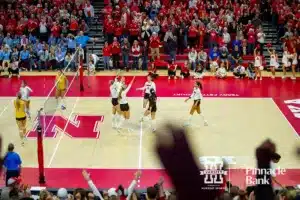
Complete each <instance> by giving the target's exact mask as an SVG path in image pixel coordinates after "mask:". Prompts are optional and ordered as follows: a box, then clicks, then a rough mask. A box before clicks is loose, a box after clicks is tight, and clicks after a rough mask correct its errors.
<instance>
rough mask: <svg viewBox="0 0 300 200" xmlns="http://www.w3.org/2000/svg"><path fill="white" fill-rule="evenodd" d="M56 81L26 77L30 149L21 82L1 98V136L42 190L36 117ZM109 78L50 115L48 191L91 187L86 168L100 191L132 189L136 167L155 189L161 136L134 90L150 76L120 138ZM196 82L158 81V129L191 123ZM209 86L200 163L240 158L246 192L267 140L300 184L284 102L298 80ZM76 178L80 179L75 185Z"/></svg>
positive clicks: (293, 121)
mask: <svg viewBox="0 0 300 200" xmlns="http://www.w3.org/2000/svg"><path fill="white" fill-rule="evenodd" d="M53 78H54V77H47V78H45V77H34V78H33V77H24V79H25V80H27V82H28V83H29V85H30V86H31V87H32V88H33V90H34V93H33V97H32V100H31V112H32V114H33V116H32V119H33V120H32V121H31V122H29V123H28V130H29V132H28V135H27V136H28V137H27V142H26V144H25V147H21V146H20V142H19V137H18V130H17V126H16V123H15V120H14V110H13V104H12V100H13V99H14V97H13V96H12V95H13V94H15V93H16V91H17V88H18V87H19V84H20V83H19V81H17V80H9V79H5V80H3V79H0V84H1V85H2V86H3V88H5V89H4V90H2V91H1V92H0V96H2V97H0V109H1V110H0V114H1V115H0V127H2V128H1V131H0V132H1V134H2V135H3V138H4V145H5V146H6V145H7V144H8V143H9V142H13V143H15V144H16V151H18V152H19V153H20V155H21V157H22V159H23V167H24V170H23V175H24V180H25V181H26V182H27V183H29V184H31V185H37V182H36V180H37V166H38V165H37V150H36V140H35V136H36V135H35V131H34V127H35V121H34V119H35V116H36V113H37V110H38V109H39V108H41V107H43V106H45V99H46V97H45V96H47V95H45V94H48V91H50V89H51V83H52V84H53ZM41 79H42V80H41ZM110 79H112V77H105V76H103V77H94V78H93V79H92V80H91V81H92V83H93V85H96V86H97V87H93V88H87V89H86V91H85V92H83V93H79V92H78V87H77V85H76V86H74V87H73V86H72V87H71V89H70V90H69V92H68V94H67V98H66V101H67V109H66V110H64V111H62V110H60V109H58V110H57V112H55V113H52V114H51V115H48V116H45V118H44V119H45V122H46V124H47V127H46V131H45V133H44V136H45V137H44V157H45V167H46V178H47V180H48V183H47V184H48V186H49V187H86V185H85V183H84V181H83V180H82V177H81V175H80V170H81V169H83V168H88V169H89V171H91V173H92V174H94V176H95V179H97V182H96V183H97V186H98V187H102V188H107V187H112V186H116V185H113V184H118V183H123V184H124V185H125V186H126V184H128V183H129V182H130V179H131V177H132V173H133V172H134V170H136V169H143V171H144V175H143V179H142V180H141V183H140V185H141V187H144V186H146V185H149V184H153V183H154V182H155V181H156V179H157V178H158V177H159V176H161V175H162V174H163V175H164V172H163V169H162V166H161V165H160V163H159V161H158V160H157V158H156V155H155V153H154V149H153V145H154V139H155V138H154V137H155V134H154V133H152V132H151V131H150V130H151V129H150V122H149V121H146V122H144V123H142V124H141V123H139V119H140V116H141V111H142V109H141V108H142V98H141V94H140V92H137V91H136V90H135V88H137V87H141V86H142V85H143V84H144V81H145V78H144V77H138V78H137V80H136V82H135V83H134V84H133V86H132V90H131V91H130V92H129V93H128V96H129V104H130V107H131V119H130V123H129V125H128V127H126V128H125V129H124V130H122V131H121V132H120V133H119V132H117V131H116V130H114V129H112V128H111V117H112V116H111V103H110V98H109V96H108V94H109V93H108V87H107V85H106V84H103V83H107V82H108V80H110ZM128 81H130V78H128ZM101 83H102V85H101ZM193 83H194V81H193V80H177V82H176V81H173V80H171V81H167V79H166V78H165V77H160V78H159V79H158V80H157V81H156V85H157V92H158V96H159V99H158V112H157V126H158V127H159V126H160V125H162V124H164V123H165V122H167V121H171V122H173V123H176V124H178V125H182V124H183V123H184V120H185V119H186V118H187V117H188V112H189V109H190V106H191V103H192V102H191V101H190V102H188V103H184V99H185V98H186V96H188V95H189V94H190V92H191V88H192V85H193ZM202 83H203V84H204V91H203V94H204V96H205V99H204V100H203V102H202V108H203V111H204V115H205V116H206V118H207V120H208V122H209V126H207V127H205V126H203V122H202V120H201V118H200V117H199V116H196V115H195V117H194V118H193V119H192V126H191V127H189V128H188V131H189V132H188V137H189V139H190V141H191V144H192V148H193V150H194V152H195V156H196V158H199V157H200V156H233V157H235V158H236V164H235V165H231V166H230V168H231V169H233V172H234V173H233V183H235V184H238V185H240V186H242V184H243V178H242V177H243V176H245V171H240V170H245V168H249V167H250V168H252V167H255V158H254V148H255V147H256V146H257V145H259V144H260V143H261V142H262V141H263V140H264V139H266V138H271V139H272V140H274V142H275V143H276V144H277V148H278V151H279V153H280V154H281V155H282V160H281V162H280V164H279V166H280V167H282V168H287V169H288V170H289V173H287V175H286V176H282V177H279V178H280V179H282V180H283V184H292V183H294V182H297V181H294V180H300V179H299V177H300V173H299V169H297V168H298V166H299V160H297V159H295V155H294V147H295V145H296V144H297V142H299V136H298V134H297V132H298V133H299V132H300V131H299V130H300V129H299V119H297V118H295V116H294V115H293V113H292V112H291V111H290V110H289V108H288V107H287V106H286V103H285V101H286V100H291V99H297V98H298V99H299V96H300V95H299V94H300V92H299V91H300V90H299V89H298V88H299V82H298V80H297V81H296V82H292V81H291V80H286V81H285V82H284V81H281V79H276V80H270V79H268V78H266V79H264V80H263V81H261V82H254V81H249V80H235V79H228V80H216V79H214V78H211V77H207V79H204V80H203V81H202ZM42 84H43V85H46V87H47V91H46V92H45V91H44V90H43V89H41V88H40V85H42ZM7 88H12V89H11V90H9V89H7ZM248 88H251V90H249V89H248ZM289 89H290V90H289ZM50 98H51V100H50V101H49V102H50V103H49V104H46V106H48V107H51V106H53V105H54V104H53V102H52V101H53V99H52V98H53V97H50ZM51 102H52V103H51ZM44 108H45V107H44ZM48 109H49V108H48ZM287 119H288V120H287ZM50 122H51V123H50ZM49 124H50V125H49ZM128 128H129V129H130V130H128ZM30 130H31V132H30ZM235 169H237V170H235ZM96 175H97V176H96ZM70 176H72V177H73V178H72V180H73V181H72V183H70V181H69V178H70ZM98 177H99V180H98ZM166 184H167V185H166V187H171V185H170V182H169V181H166Z"/></svg>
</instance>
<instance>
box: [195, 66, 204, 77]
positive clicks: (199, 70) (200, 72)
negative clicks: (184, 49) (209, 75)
mask: <svg viewBox="0 0 300 200" xmlns="http://www.w3.org/2000/svg"><path fill="white" fill-rule="evenodd" d="M204 68H205V67H204V66H203V65H201V64H200V63H199V64H198V65H197V66H196V69H195V73H194V79H201V78H203V76H204V73H203V72H204Z"/></svg>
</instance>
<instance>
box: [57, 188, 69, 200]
mask: <svg viewBox="0 0 300 200" xmlns="http://www.w3.org/2000/svg"><path fill="white" fill-rule="evenodd" d="M57 197H58V200H67V199H68V191H67V189H66V188H59V189H58V190H57Z"/></svg>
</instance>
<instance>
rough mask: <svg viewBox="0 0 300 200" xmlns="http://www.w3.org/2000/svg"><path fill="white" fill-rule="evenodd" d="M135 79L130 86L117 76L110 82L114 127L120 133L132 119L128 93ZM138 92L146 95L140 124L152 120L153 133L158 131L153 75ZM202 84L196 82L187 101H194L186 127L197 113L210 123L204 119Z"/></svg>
mask: <svg viewBox="0 0 300 200" xmlns="http://www.w3.org/2000/svg"><path fill="white" fill-rule="evenodd" d="M134 79H135V77H133V79H132V80H131V81H130V83H129V84H128V85H126V84H125V77H124V76H123V77H122V76H119V75H117V76H116V77H115V79H114V80H111V81H110V94H111V103H112V127H113V128H115V129H117V130H118V131H119V130H121V129H123V128H128V127H127V124H128V121H129V119H130V106H129V103H128V99H127V93H128V91H129V90H130V89H131V87H132V83H133V81H134ZM136 90H141V91H143V93H144V97H143V98H144V99H143V109H142V113H141V118H140V122H141V123H143V122H145V121H147V120H148V119H149V115H150V120H151V129H152V132H155V131H156V112H157V94H156V85H155V83H154V82H153V77H152V76H151V75H148V76H147V81H146V82H145V84H144V86H143V87H141V88H137V89H136ZM201 90H202V84H201V83H200V82H198V81H197V82H195V85H194V88H193V92H192V94H191V96H190V97H189V98H188V99H186V100H185V102H187V101H188V100H189V99H193V100H194V102H193V104H192V107H191V110H190V116H189V118H188V120H187V121H186V122H185V123H184V126H190V125H191V119H192V116H193V115H194V113H195V112H197V114H199V115H200V116H201V118H202V120H203V122H204V125H205V126H207V125H208V123H207V121H206V120H205V118H204V115H203V112H202V110H201V109H200V104H201V101H202V99H203V96H202V92H201Z"/></svg>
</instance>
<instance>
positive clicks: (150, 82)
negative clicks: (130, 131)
mask: <svg viewBox="0 0 300 200" xmlns="http://www.w3.org/2000/svg"><path fill="white" fill-rule="evenodd" d="M151 89H153V90H154V91H155V92H156V86H155V83H154V82H153V78H152V76H151V75H148V76H147V82H146V83H145V85H144V87H141V88H137V89H136V90H144V92H145V94H144V100H143V108H144V109H146V107H147V104H148V102H149V97H150V90H151Z"/></svg>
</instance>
